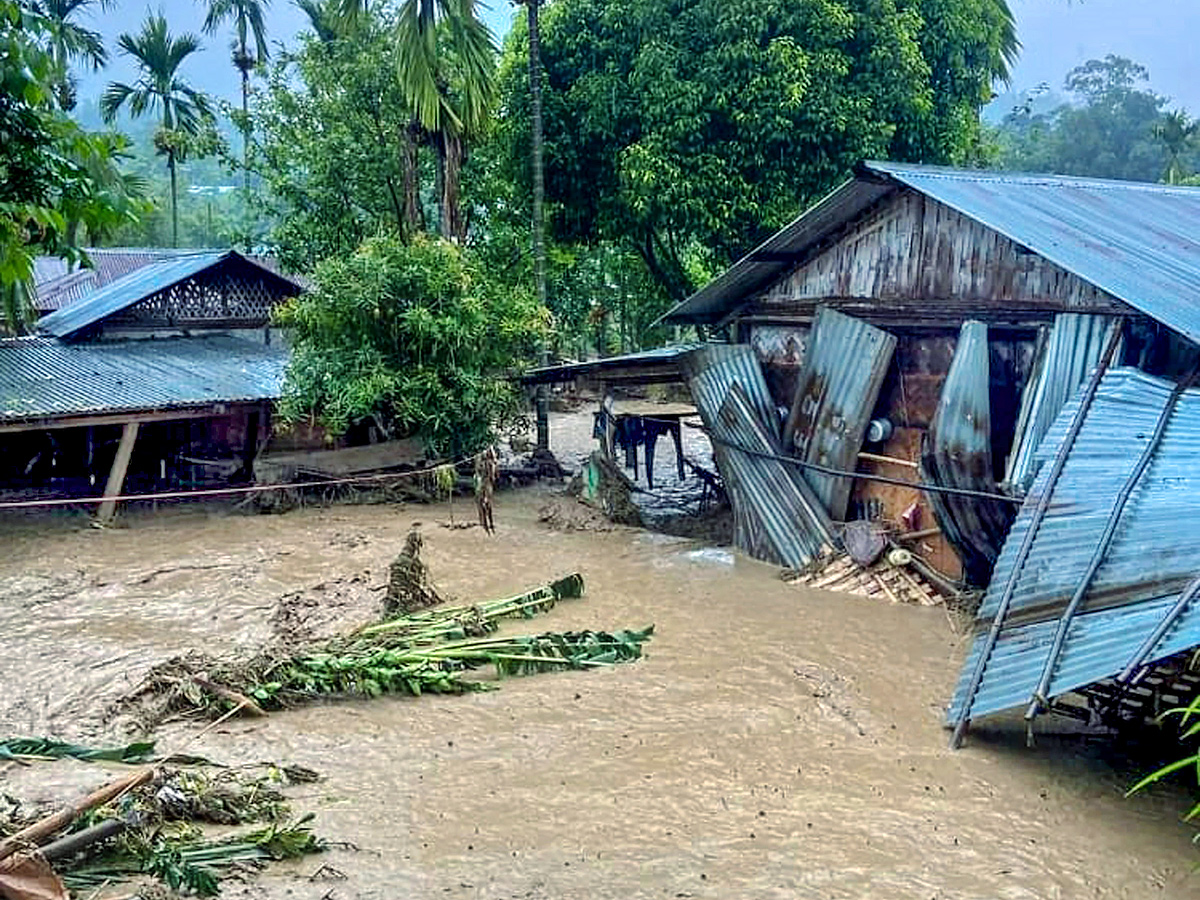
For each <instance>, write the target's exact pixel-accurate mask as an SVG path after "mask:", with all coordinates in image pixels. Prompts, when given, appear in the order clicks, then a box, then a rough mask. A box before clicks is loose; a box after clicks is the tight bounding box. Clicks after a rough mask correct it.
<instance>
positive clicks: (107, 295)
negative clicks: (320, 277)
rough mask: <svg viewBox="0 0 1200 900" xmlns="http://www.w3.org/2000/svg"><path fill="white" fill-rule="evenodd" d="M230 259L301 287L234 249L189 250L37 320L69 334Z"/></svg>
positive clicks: (40, 324)
mask: <svg viewBox="0 0 1200 900" xmlns="http://www.w3.org/2000/svg"><path fill="white" fill-rule="evenodd" d="M227 260H241V261H242V262H244V263H246V264H247V265H250V266H254V267H256V268H258V269H261V270H262V271H264V272H266V273H267V274H269V275H270V276H271V277H272V278H276V279H280V280H282V281H284V282H286V283H288V284H289V285H291V286H292V287H294V288H295V289H296V290H299V289H300V285H299V284H297V283H296V282H294V281H292V280H291V279H289V278H286V277H284V276H282V275H279V274H277V273H275V272H272V271H271V270H270V269H268V268H266V267H265V266H262V265H260V264H258V263H256V262H254V261H253V260H249V259H247V258H246V257H244V256H242V255H241V254H240V253H237V252H236V251H234V250H221V251H212V252H205V253H189V254H186V255H182V256H179V257H172V258H170V259H163V260H159V261H158V262H153V263H149V264H147V265H144V266H142V267H141V268H138V269H135V270H133V271H132V272H129V273H128V274H126V275H123V276H121V277H120V278H117V279H116V280H115V281H111V282H109V283H108V284H107V285H105V286H104V287H102V288H99V289H98V290H95V291H93V292H91V293H89V294H88V295H87V296H86V297H85V298H84V299H82V300H79V301H78V302H75V303H72V304H70V305H68V306H65V307H63V308H61V309H59V310H57V311H56V312H52V313H50V315H48V316H46V317H45V318H43V319H42V320H41V321H39V322H38V328H39V329H40V330H41V331H43V332H45V333H47V334H52V335H54V336H55V337H59V338H66V337H70V336H71V335H74V334H77V333H78V332H80V331H83V330H84V329H87V328H89V327H91V326H92V325H95V324H96V323H97V322H99V321H101V320H102V319H105V318H107V317H108V316H111V315H115V314H116V313H119V312H121V311H122V310H125V309H128V308H129V307H130V306H133V305H134V304H135V303H138V302H140V301H142V300H145V299H146V298H147V297H151V296H153V295H154V294H157V293H158V292H159V291H164V290H166V289H167V288H169V287H171V286H173V285H176V284H178V283H179V282H181V281H184V280H185V279H188V278H191V277H193V276H195V275H198V274H200V273H201V272H203V271H204V270H205V269H209V268H211V267H213V266H216V265H219V264H221V263H224V262H226V261H227Z"/></svg>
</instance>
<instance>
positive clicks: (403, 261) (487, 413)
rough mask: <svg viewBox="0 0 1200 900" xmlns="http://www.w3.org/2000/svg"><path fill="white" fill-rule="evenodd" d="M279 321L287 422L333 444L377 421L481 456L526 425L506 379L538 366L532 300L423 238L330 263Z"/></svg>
mask: <svg viewBox="0 0 1200 900" xmlns="http://www.w3.org/2000/svg"><path fill="white" fill-rule="evenodd" d="M278 321H279V324H281V325H283V326H284V327H286V328H289V329H291V336H292V337H291V343H292V360H291V363H290V364H289V368H288V376H287V381H286V385H285V389H284V398H283V402H282V412H283V415H284V417H285V418H288V419H291V420H292V421H297V420H304V419H308V420H311V421H316V422H319V423H320V424H322V425H323V426H325V427H326V428H328V429H329V430H330V431H331V432H333V433H335V434H340V433H342V432H344V431H346V429H347V428H349V427H350V426H351V425H354V424H356V423H362V422H371V423H372V424H374V425H375V426H377V427H378V428H379V429H380V430H381V431H382V432H383V433H384V434H385V435H387V436H389V437H397V438H398V437H410V436H414V437H419V438H421V439H422V440H424V441H425V443H426V444H427V445H428V446H429V447H430V449H431V450H433V451H434V452H437V453H441V454H445V455H450V456H461V455H463V454H466V453H470V452H473V451H475V450H477V449H479V448H480V447H482V446H484V445H485V444H486V443H487V442H488V441H489V440H491V439H492V437H493V429H494V428H496V427H497V426H498V425H502V424H504V423H505V422H507V421H510V420H512V418H513V417H514V416H515V415H516V414H517V412H518V403H517V400H518V398H517V393H516V389H515V388H514V386H513V385H512V384H511V382H509V381H508V380H506V379H505V378H503V377H500V376H502V375H503V374H505V373H506V372H508V371H510V370H513V369H515V368H517V367H518V366H519V365H520V363H521V361H522V360H524V359H528V358H529V357H530V352H531V349H532V346H533V343H534V342H535V341H536V340H537V339H538V337H539V335H540V334H541V333H542V331H543V329H544V326H545V322H544V317H543V315H542V312H541V311H540V308H539V307H538V306H537V304H536V303H535V302H534V301H533V300H532V299H531V297H530V296H529V294H528V293H522V292H519V291H515V290H512V289H511V288H509V289H503V288H500V287H498V286H497V285H496V284H495V283H494V282H493V281H491V280H489V279H488V278H486V277H485V276H484V274H483V272H482V271H481V270H480V268H479V267H478V266H477V265H476V264H475V263H474V261H473V260H472V258H471V257H470V255H469V254H468V253H467V252H466V251H464V250H461V249H459V248H458V247H455V246H454V245H453V244H449V243H447V242H445V241H441V240H437V239H433V238H428V237H423V236H418V237H416V238H414V239H413V240H412V241H411V242H409V243H407V244H406V243H403V242H402V241H401V240H399V239H398V238H396V237H391V236H389V237H380V238H375V239H372V240H369V241H367V242H366V243H365V244H364V245H363V246H362V247H361V248H360V249H359V250H357V251H356V252H355V253H353V254H350V255H349V256H347V257H344V258H341V257H339V258H336V259H330V260H327V261H326V262H324V263H322V264H321V265H320V266H319V267H318V268H317V273H316V281H315V284H314V286H313V289H312V290H311V291H310V292H308V293H307V294H304V295H301V296H300V297H298V298H296V299H294V300H292V301H291V302H290V303H289V304H288V305H286V306H285V307H283V309H282V310H281V311H280V313H279V316H278Z"/></svg>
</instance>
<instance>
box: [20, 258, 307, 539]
mask: <svg viewBox="0 0 1200 900" xmlns="http://www.w3.org/2000/svg"><path fill="white" fill-rule="evenodd" d="M98 255H99V257H100V259H101V263H100V264H98V266H97V268H96V269H94V270H93V269H87V270H82V271H80V272H74V273H70V272H61V273H59V272H56V271H55V270H54V269H53V264H51V263H48V262H43V263H42V264H41V270H40V271H39V277H40V278H41V279H42V281H41V283H40V284H39V285H38V287H39V293H38V297H39V298H40V300H39V303H40V304H41V307H40V309H39V311H40V312H43V313H45V315H43V316H42V318H40V319H39V321H38V323H37V330H38V333H37V334H35V335H31V336H26V337H16V338H7V339H3V340H0V485H3V487H4V489H5V491H6V493H7V494H8V496H9V497H10V498H11V497H21V496H29V497H41V496H45V495H46V494H47V492H50V493H56V494H61V495H65V496H70V497H76V496H80V497H82V496H94V495H96V494H97V492H98V491H100V490H101V489H102V490H103V493H104V496H105V497H116V496H118V495H121V494H122V493H123V492H124V491H125V490H126V485H127V484H128V485H130V486H132V487H133V488H134V489H136V490H137V491H139V492H145V491H149V490H156V489H158V490H161V489H164V488H179V487H192V486H196V485H197V484H202V483H205V482H206V481H208V480H210V476H211V471H210V470H211V466H210V465H209V464H210V463H212V462H214V461H216V462H217V463H218V465H219V467H221V468H222V475H223V476H224V477H225V478H228V477H230V476H233V477H235V478H236V473H237V472H238V471H241V472H243V473H244V474H245V476H246V477H247V478H248V477H249V474H250V472H251V471H252V466H253V462H254V458H255V456H256V454H257V452H258V450H259V449H260V448H261V447H262V445H263V444H264V443H265V440H266V437H267V435H268V434H269V432H270V415H271V408H272V402H273V401H274V400H277V399H278V397H279V394H280V387H281V384H282V380H283V373H284V368H285V366H286V364H287V350H286V347H284V346H283V345H282V342H281V341H280V340H279V336H278V335H277V334H273V333H272V329H271V325H270V316H271V310H272V309H273V308H274V307H275V306H276V305H277V304H279V303H282V302H283V301H284V300H286V299H287V298H289V297H293V296H295V295H297V294H298V293H300V291H301V286H300V285H299V284H298V283H297V282H295V281H293V280H292V279H290V278H287V277H285V276H283V275H280V274H279V273H277V272H275V271H274V270H273V269H271V268H269V267H267V266H264V265H262V264H261V263H259V262H256V261H254V260H252V259H250V258H247V257H244V256H242V255H241V254H239V253H236V252H233V251H204V252H170V253H163V254H155V253H152V252H149V251H146V252H129V251H122V252H120V253H119V254H118V253H105V252H103V251H100V252H99V253H98ZM127 479H128V481H127ZM114 509H115V502H107V503H105V504H103V505H102V506H101V507H100V516H101V518H102V519H104V518H109V517H111V515H112V514H113V511H114Z"/></svg>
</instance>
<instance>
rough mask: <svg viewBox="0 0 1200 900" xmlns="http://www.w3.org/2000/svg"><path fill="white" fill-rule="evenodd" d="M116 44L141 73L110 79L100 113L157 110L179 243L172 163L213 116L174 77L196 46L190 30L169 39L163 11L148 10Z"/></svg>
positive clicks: (158, 141) (174, 237)
mask: <svg viewBox="0 0 1200 900" xmlns="http://www.w3.org/2000/svg"><path fill="white" fill-rule="evenodd" d="M117 46H118V47H120V48H121V52H122V53H124V54H125V55H126V56H130V57H132V58H133V59H134V60H136V61H137V64H138V69H139V70H140V74H139V77H138V80H137V82H136V83H135V84H132V85H129V84H123V83H121V82H117V81H114V82H112V83H110V84H109V86H108V88H107V89H106V90H105V91H104V96H103V97H101V98H100V113H101V115H103V116H104V119H105V121H107V122H112V121H114V120H115V119H116V117H117V113H118V112H119V111H120V109H121V107H122V106H124V105H125V104H126V103H128V104H129V113H130V115H132V116H133V117H134V118H140V117H141V116H142V115H144V114H145V113H147V112H156V111H159V110H161V113H162V125H161V127H160V128H159V129H158V132H157V133H156V134H155V136H154V146H155V149H156V150H157V151H158V153H159V155H161V156H165V157H166V158H167V171H168V172H170V173H171V243H172V246H176V247H177V246H179V196H178V187H177V184H176V166H177V164H178V163H179V162H181V161H183V159H185V158H186V156H187V148H188V138H189V137H190V136H192V135H195V134H196V133H197V132H198V131H199V130H200V125H201V123H202V122H203V121H204V120H205V119H211V118H212V114H213V113H212V107H211V105H210V104H209V102H208V98H207V97H206V96H205V95H204V94H202V93H201V92H200V91H197V90H196V89H195V88H193V87H191V86H190V85H188V84H187V82H185V81H184V80H183V79H182V78H181V77H180V76H179V66H180V65H181V64H182V63H183V61H184V60H185V59H187V58H188V57H189V56H191V55H192V54H193V53H195V52H196V51H197V50H199V49H200V38H199V37H197V36H196V35H194V34H182V35H180V36H179V37H178V38H175V37H172V36H171V33H170V32H169V31H168V30H167V20H166V18H165V17H164V16H163V14H162V12H159V13H158V14H157V15H155V14H150V15H148V16H147V18H146V21H145V22H144V23H142V30H141V31H140V32H138V33H137V34H129V33H128V32H126V33H123V34H122V35H121V36H120V37H119V38H117Z"/></svg>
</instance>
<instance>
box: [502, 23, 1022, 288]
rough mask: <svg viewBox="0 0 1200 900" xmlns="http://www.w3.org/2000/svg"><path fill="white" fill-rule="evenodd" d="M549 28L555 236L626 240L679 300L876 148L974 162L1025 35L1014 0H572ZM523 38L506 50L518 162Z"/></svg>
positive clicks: (549, 163) (513, 162)
mask: <svg viewBox="0 0 1200 900" xmlns="http://www.w3.org/2000/svg"><path fill="white" fill-rule="evenodd" d="M542 45H543V60H544V63H545V68H546V77H545V105H546V136H547V137H546V184H547V196H548V199H549V201H550V202H551V203H553V204H555V208H554V213H553V226H554V231H555V233H556V235H557V236H558V237H559V238H560V239H563V240H583V241H592V240H596V239H600V238H609V239H619V240H621V241H622V242H624V243H625V244H626V245H627V246H629V247H631V248H633V249H634V250H636V251H637V253H638V254H639V255H640V257H641V258H642V260H643V261H644V263H645V265H646V266H647V268H648V269H649V271H650V272H651V273H652V274H653V276H654V278H655V280H656V281H657V282H658V283H659V284H660V285H661V286H662V287H663V288H664V289H665V290H666V291H667V292H668V293H669V294H670V295H671V296H672V297H673V298H676V299H678V298H680V297H682V296H684V295H686V294H687V293H689V292H690V291H691V290H692V289H693V288H694V287H696V285H697V283H698V282H700V281H702V280H704V279H705V278H706V277H708V276H709V275H711V274H714V273H715V272H716V271H717V270H719V269H720V268H722V267H723V266H725V265H727V264H728V263H729V262H730V261H731V260H733V259H734V258H736V257H737V256H739V255H740V254H741V253H743V252H744V251H745V250H747V249H748V248H749V247H751V246H753V245H754V244H755V243H756V242H757V241H758V240H759V239H761V238H762V237H764V236H765V235H767V234H769V233H771V232H772V231H773V230H775V229H777V228H778V227H780V226H781V225H782V224H784V223H785V222H786V221H787V220H788V219H790V218H791V217H793V216H794V215H796V214H797V213H798V212H799V211H800V210H801V209H802V208H803V207H804V206H805V205H806V204H807V203H809V202H811V201H812V200H814V199H816V198H817V197H818V196H819V195H820V194H822V193H823V192H825V191H827V190H829V189H830V188H832V187H833V186H834V185H836V183H837V182H838V181H839V180H841V179H842V178H844V177H845V176H846V175H847V174H848V172H849V171H850V169H851V167H852V166H853V165H854V164H855V163H856V162H858V161H859V160H861V159H863V158H864V157H880V158H887V157H891V158H899V159H910V160H923V161H925V162H941V163H963V162H969V161H971V159H972V155H973V153H974V152H975V150H976V148H977V144H978V134H979V124H978V123H979V119H978V111H979V109H980V107H981V106H982V105H983V103H985V102H986V101H987V100H988V99H989V98H990V88H991V84H992V82H993V81H994V80H995V79H996V78H997V77H1001V76H1003V75H1004V73H1005V72H1006V65H1007V63H1006V60H1007V59H1009V58H1011V55H1012V54H1013V52H1014V51H1015V48H1016V42H1015V38H1014V36H1013V32H1012V19H1011V15H1010V13H1009V11H1008V8H1007V6H1006V4H1005V3H1004V2H1003V0H965V2H963V0H953V2H952V0H921V2H915V0H851V2H841V3H835V2H831V0H822V2H813V3H790V4H789V3H781V2H761V0H734V2H730V0H681V2H673V3H667V4H664V3H661V2H658V0H560V2H557V3H555V4H552V5H550V6H548V7H547V8H546V11H545V14H544V17H543V34H542ZM524 46H525V37H524V35H523V33H522V30H521V28H518V29H517V30H516V31H515V32H514V34H513V35H512V36H511V37H510V40H509V42H508V45H507V48H506V56H505V60H504V64H503V66H502V85H503V91H504V96H505V101H504V104H503V107H502V113H501V117H502V122H503V126H504V127H505V128H506V129H507V131H508V137H507V145H508V147H509V148H510V153H511V155H510V158H509V163H510V166H511V170H512V177H513V178H514V179H520V178H527V175H526V174H525V173H526V165H525V157H526V154H525V141H526V138H525V135H526V130H527V129H526V126H525V124H524V123H525V122H526V115H527V114H526V104H527V96H528V91H527V88H526V86H525V80H524V78H523V73H524V65H525V62H524V60H525V56H524V49H523V48H524Z"/></svg>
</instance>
